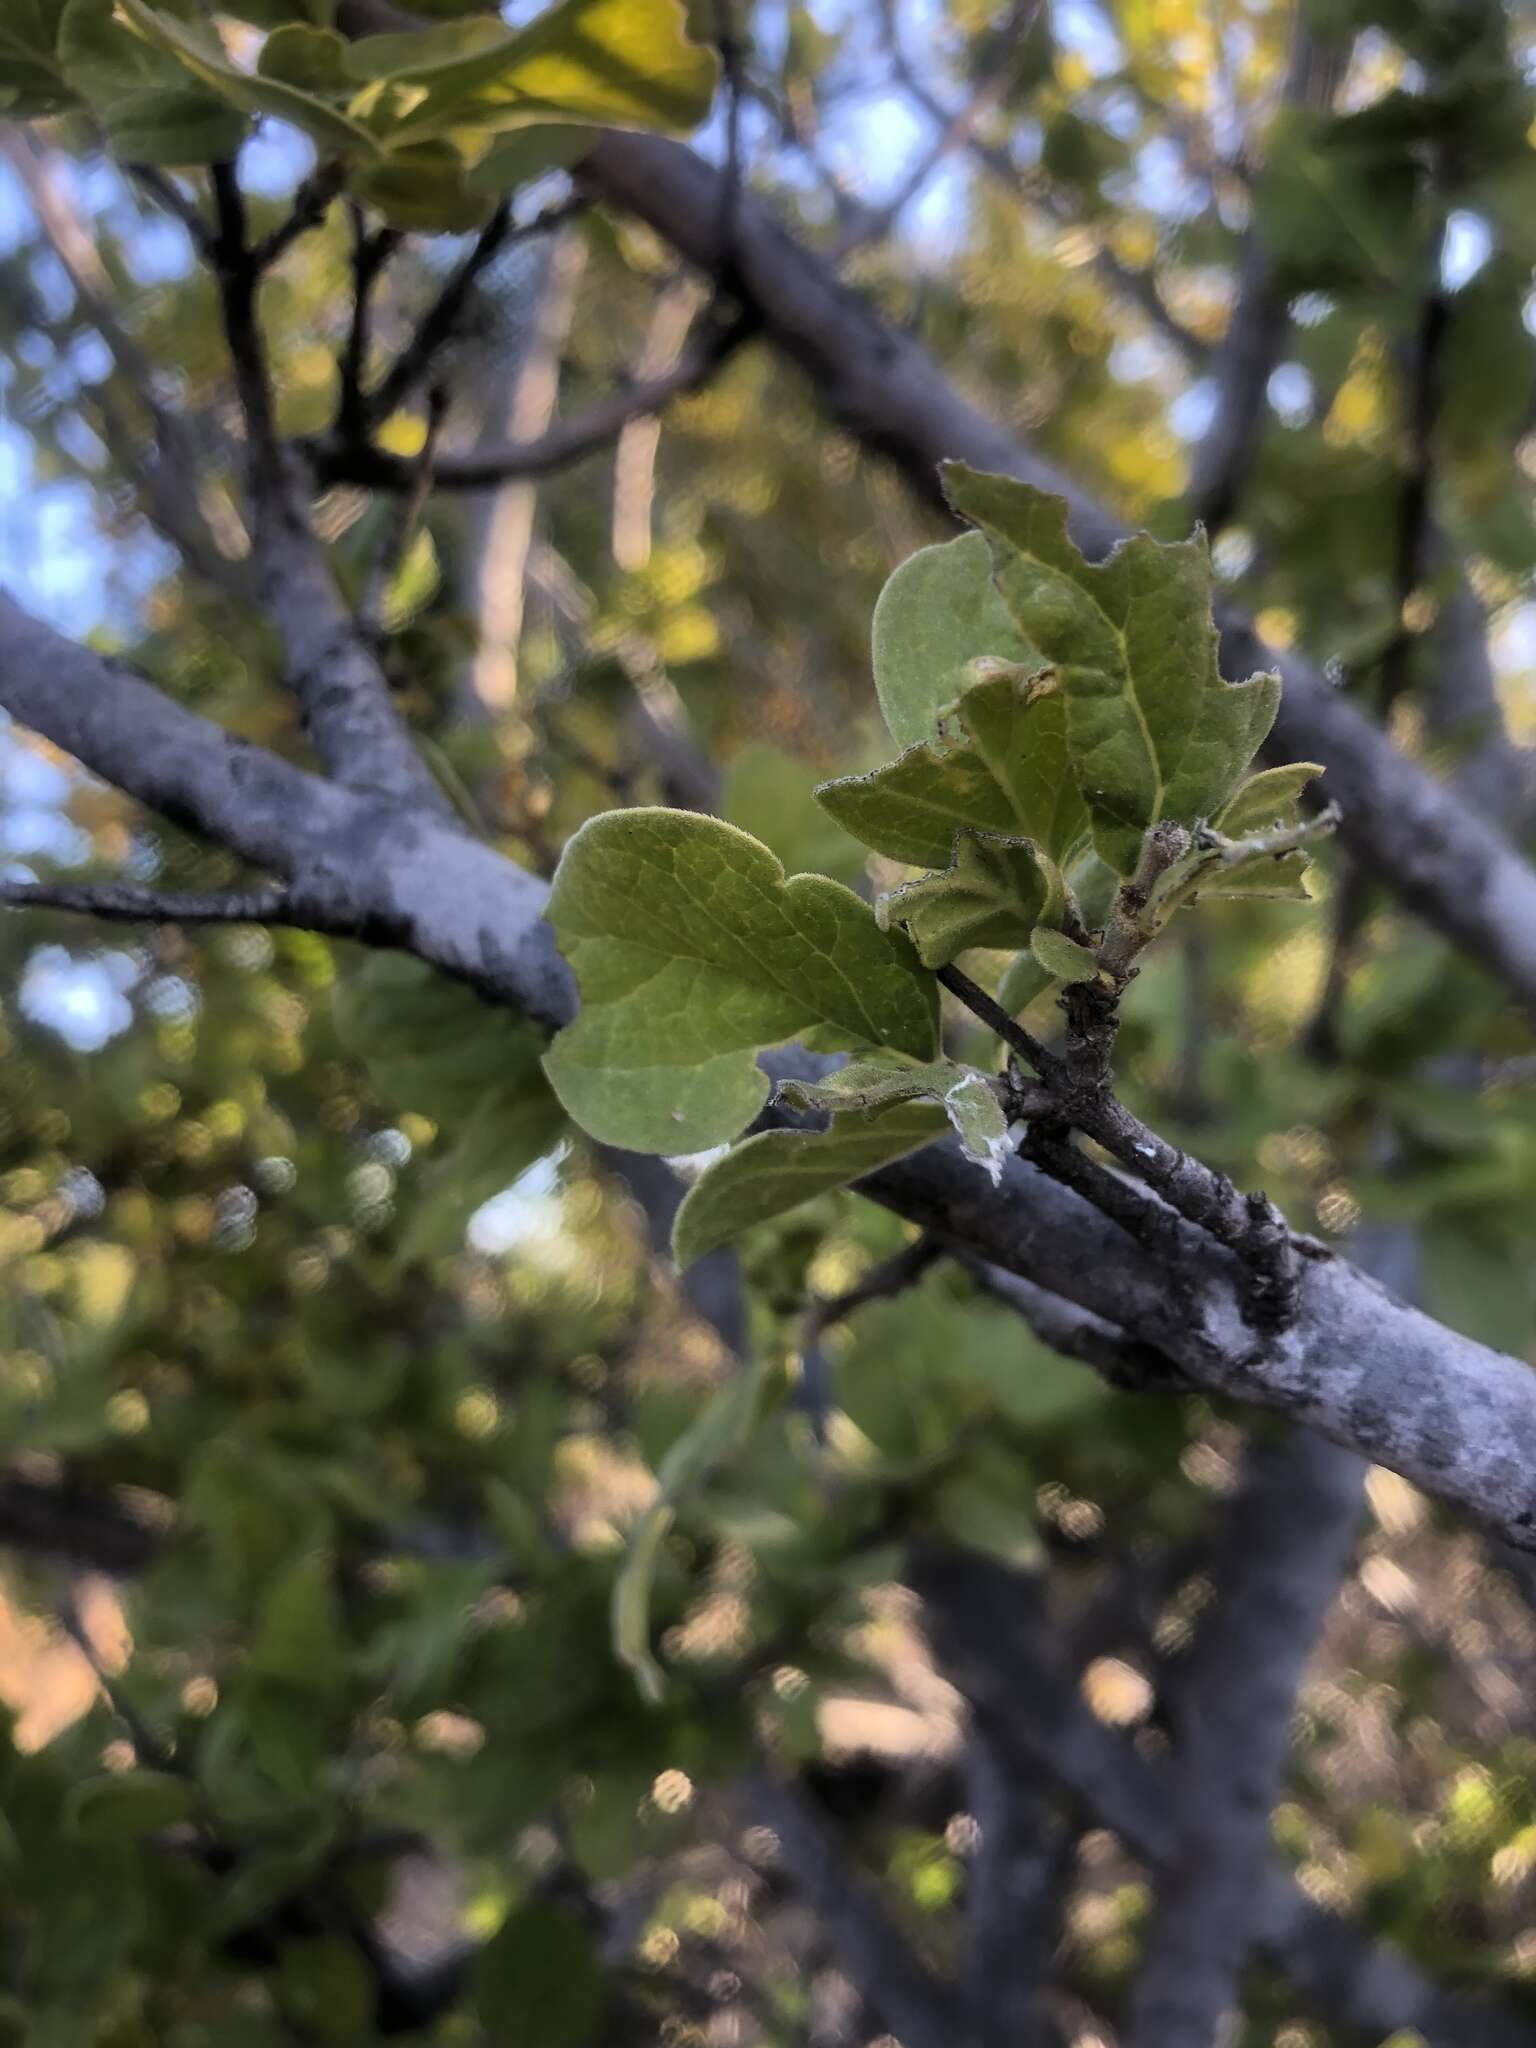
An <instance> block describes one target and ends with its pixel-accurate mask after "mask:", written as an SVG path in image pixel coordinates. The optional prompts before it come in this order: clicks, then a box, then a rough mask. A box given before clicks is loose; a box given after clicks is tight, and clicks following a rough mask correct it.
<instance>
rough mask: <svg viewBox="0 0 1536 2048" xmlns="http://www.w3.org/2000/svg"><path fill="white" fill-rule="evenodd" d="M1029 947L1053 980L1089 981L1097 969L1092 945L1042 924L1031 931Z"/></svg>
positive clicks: (1097, 964) (1097, 965)
mask: <svg viewBox="0 0 1536 2048" xmlns="http://www.w3.org/2000/svg"><path fill="white" fill-rule="evenodd" d="M1029 950H1030V951H1031V952H1032V953H1033V954H1034V956H1035V958H1036V960H1037V961H1038V962H1039V963H1040V965H1041V967H1042V968H1044V970H1045V972H1046V973H1047V974H1048V975H1049V976H1050V978H1051V980H1052V981H1092V980H1093V979H1094V977H1095V976H1096V975H1097V973H1098V971H1099V963H1098V961H1097V960H1096V959H1095V957H1094V955H1093V952H1092V950H1091V948H1089V947H1087V946H1080V945H1079V944H1078V943H1077V941H1076V939H1069V938H1068V937H1067V935H1066V933H1065V932H1053V931H1050V930H1048V929H1047V928H1046V927H1045V926H1044V925H1041V926H1039V927H1037V928H1036V930H1034V931H1032V932H1031V933H1030V935H1029Z"/></svg>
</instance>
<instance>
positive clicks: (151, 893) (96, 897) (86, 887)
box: [0, 880, 304, 924]
mask: <svg viewBox="0 0 1536 2048" xmlns="http://www.w3.org/2000/svg"><path fill="white" fill-rule="evenodd" d="M0 902H3V903H8V904H10V906H11V907H12V909H14V910H66V911H71V912H74V913H78V914H79V915H80V916H82V917H99V918H102V919H104V920H105V921H106V922H107V923H109V924H290V923H297V922H302V921H304V920H303V919H301V918H300V917H299V915H298V913H297V912H296V911H295V908H294V902H293V892H292V891H291V890H290V889H289V888H287V887H286V886H284V885H283V884H281V883H278V882H265V883H262V884H260V885H259V886H258V887H256V888H254V889H231V890H207V891H205V890H200V889H141V888H138V887H135V886H134V885H133V884H131V883H127V882H13V881H8V880H0Z"/></svg>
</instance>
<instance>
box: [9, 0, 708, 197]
mask: <svg viewBox="0 0 1536 2048" xmlns="http://www.w3.org/2000/svg"><path fill="white" fill-rule="evenodd" d="M333 11H334V10H333V8H332V7H331V5H330V4H329V0H291V4H284V0H249V4H245V5H238V4H237V5H231V6H229V7H225V8H222V9H221V10H220V12H221V14H222V15H223V16H224V17H226V21H225V25H224V27H223V28H222V29H221V28H220V26H219V25H218V24H217V23H216V22H214V21H211V20H210V19H208V18H207V15H206V12H205V10H204V9H203V8H201V7H199V6H197V5H196V4H193V0H20V4H19V5H18V6H16V7H12V8H8V9H7V11H6V19H5V21H4V22H3V23H0V108H3V109H4V111H5V112H7V113H8V114H10V115H12V116H13V117H17V118H21V119H27V118H35V117H38V116H42V115H57V114H66V113H74V112H80V111H83V112H84V113H86V114H88V115H89V116H90V117H91V118H92V119H93V120H94V121H95V122H96V123H97V124H99V126H100V128H101V129H102V130H104V131H105V133H106V136H107V138H108V141H109V143H110V145H111V147H112V149H113V151H114V153H115V154H116V155H117V156H118V157H119V158H120V159H121V160H122V161H124V162H127V163H147V164H158V165H166V166H170V167H173V168H178V167H184V166H188V165H196V164H207V163H216V162H219V161H221V160H225V159H232V158H233V157H234V156H235V154H236V153H237V151H238V149H239V146H240V143H241V141H242V140H243V138H244V136H245V135H246V133H247V132H248V129H249V126H250V123H251V121H252V120H253V119H255V118H259V117H261V116H263V115H267V116H272V117H275V118H277V119H280V120H283V121H287V122H289V123H291V124H292V125H293V126H294V127H296V128H298V129H300V130H302V131H303V133H305V134H306V135H308V136H309V137H310V139H311V140H312V141H313V143H314V145H315V147H316V149H317V151H319V153H320V154H321V156H322V157H324V158H325V159H327V160H332V161H336V162H339V163H341V164H343V165H344V166H345V167H346V169H347V172H348V177H349V182H350V184H351V187H352V189H353V191H354V192H355V193H356V194H357V196H358V197H359V198H360V199H362V200H364V201H366V202H367V203H368V204H370V205H372V206H375V207H377V208H379V209H380V210H381V211H382V212H383V213H384V214H385V215H386V216H387V217H388V218H390V219H392V220H394V221H395V222H396V223H397V224H399V225H401V226H404V227H414V228H425V229H431V230H450V231H453V230H459V229H464V228H468V227H473V226H474V225H475V224H476V223H477V222H479V221H482V220H484V219H485V218H486V217H487V216H488V215H489V214H490V212H491V209H492V208H493V206H494V205H495V203H496V201H497V200H498V199H499V198H501V197H502V196H504V195H505V194H506V193H508V192H510V191H512V190H513V189H514V188H515V187H517V186H519V185H522V184H524V183H526V182H527V181H528V180H529V179H531V178H535V177H537V176H539V175H541V174H542V173H543V172H545V171H549V170H552V169H557V168H563V167H564V166H565V165H567V164H570V163H573V162H574V161H575V160H576V158H577V157H579V156H580V155H581V154H582V152H583V151H584V150H585V149H586V148H587V147H589V146H590V142H591V137H592V124H599V125H601V126H604V127H610V128H611V127H642V128H661V129H668V130H674V131H678V132H685V131H686V130H688V129H690V128H693V127H695V126H696V125H697V124H698V122H699V121H700V120H702V119H703V117H704V114H705V113H706V112H707V110H708V107H709V103H710V100H711V98H712V96H713V93H714V86H715V76H716V69H717V66H716V61H715V59H714V57H713V55H712V54H711V53H710V52H709V51H707V50H705V49H704V48H702V47H701V46H699V45H698V44H696V43H693V42H690V41H689V40H688V38H687V36H686V34H685V17H684V13H683V9H682V6H681V4H680V0H639V4H636V0H557V4H556V5H554V6H552V7H549V8H546V9H545V10H544V11H543V12H542V13H541V14H540V15H539V16H538V17H537V19H536V20H534V21H533V22H531V23H530V24H529V25H528V26H527V27H525V28H522V29H516V30H514V29H510V28H508V27H507V26H506V25H505V24H504V23H503V22H502V21H500V20H499V19H498V18H497V17H496V16H495V15H494V14H491V15H487V14H486V13H485V12H484V10H483V9H482V8H480V7H479V6H478V5H477V0H436V4H433V5H429V6H426V7H424V8H421V9H419V10H418V12H420V13H422V14H426V15H429V16H432V17H433V20H432V23H431V25H429V26H426V27H422V28H420V29H415V30H409V29H408V30H405V31H403V32H398V33H389V34H382V35H370V36H363V37H361V38H354V39H349V38H347V37H344V36H342V35H340V34H339V33H338V32H337V31H336V30H335V29H334V28H333V27H331V26H330V18H331V15H332V13H333Z"/></svg>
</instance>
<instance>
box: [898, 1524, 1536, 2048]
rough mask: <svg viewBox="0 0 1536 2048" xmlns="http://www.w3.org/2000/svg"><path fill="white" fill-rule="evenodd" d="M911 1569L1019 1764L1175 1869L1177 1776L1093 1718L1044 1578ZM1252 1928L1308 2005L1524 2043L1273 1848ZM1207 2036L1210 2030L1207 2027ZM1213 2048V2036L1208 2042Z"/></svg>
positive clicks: (966, 1565) (967, 1569) (988, 1723)
mask: <svg viewBox="0 0 1536 2048" xmlns="http://www.w3.org/2000/svg"><path fill="white" fill-rule="evenodd" d="M908 1577H909V1580H910V1582H911V1583H912V1585H913V1587H914V1590H915V1591H916V1592H917V1593H918V1594H919V1595H920V1597H921V1598H922V1600H923V1603H924V1612H925V1619H926V1626H927V1630H928V1633H929V1636H930V1639H931V1640H932V1643H933V1647H934V1650H935V1653H936V1654H937V1656H938V1659H939V1663H940V1667H941V1669H942V1670H943V1671H944V1672H945V1675H946V1676H947V1677H948V1678H949V1679H950V1681H951V1682H952V1683H953V1684H954V1685H955V1686H957V1687H958V1689H959V1690H960V1692H961V1693H962V1694H963V1695H964V1696H965V1699H966V1701H967V1703H968V1705H969V1707H970V1710H971V1714H972V1717H973V1720H974V1721H975V1722H976V1723H977V1724H978V1725H980V1726H983V1727H985V1728H986V1729H988V1730H989V1731H990V1733H991V1734H992V1736H993V1739H994V1740H995V1742H996V1743H997V1745H998V1749H999V1752H1000V1754H1001V1755H1003V1756H1004V1757H1006V1758H1007V1760H1008V1762H1009V1765H1010V1767H1011V1768H1012V1769H1013V1770H1014V1771H1016V1772H1019V1773H1021V1774H1024V1775H1026V1776H1027V1775H1031V1774H1033V1773H1035V1772H1037V1771H1039V1770H1041V1769H1042V1768H1043V1769H1045V1770H1047V1771H1048V1772H1050V1774H1051V1775H1052V1776H1053V1777H1054V1778H1055V1779H1056V1780H1057V1781H1058V1782H1059V1783H1060V1784H1061V1786H1062V1787H1063V1789H1064V1790H1065V1791H1067V1792H1068V1793H1069V1794H1070V1795H1071V1796H1072V1797H1073V1798H1074V1799H1075V1800H1076V1801H1077V1802H1078V1803H1079V1805H1080V1807H1081V1810H1082V1813H1083V1817H1084V1820H1085V1822H1092V1823H1094V1824H1096V1825H1098V1826H1101V1827H1106V1828H1109V1829H1110V1830H1111V1831H1112V1832H1113V1833H1115V1834H1116V1835H1118V1836H1119V1837H1120V1839H1121V1841H1122V1842H1123V1843H1124V1844H1125V1846H1126V1848H1127V1849H1128V1850H1129V1851H1130V1852H1131V1854H1132V1855H1134V1856H1136V1857H1137V1858H1138V1859H1139V1860H1141V1861H1142V1862H1144V1863H1146V1864H1147V1865H1148V1866H1149V1867H1150V1868H1151V1869H1152V1870H1154V1871H1157V1870H1165V1869H1168V1868H1170V1867H1171V1866H1172V1865H1173V1864H1174V1862H1175V1859H1176V1858H1177V1857H1178V1854H1179V1846H1180V1840H1181V1828H1180V1822H1179V1814H1178V1809H1177V1807H1176V1806H1175V1803H1174V1793H1175V1790H1176V1786H1175V1783H1174V1780H1173V1778H1172V1776H1171V1774H1169V1773H1168V1772H1166V1771H1164V1770H1161V1769H1159V1768H1158V1767H1157V1766H1155V1765H1153V1764H1151V1763H1149V1762H1148V1761H1147V1760H1146V1759H1145V1758H1144V1757H1142V1756H1141V1755H1140V1754H1139V1753H1138V1752H1137V1751H1136V1750H1135V1749H1134V1748H1133V1747H1132V1746H1131V1744H1130V1743H1128V1742H1127V1741H1126V1740H1125V1739H1124V1737H1123V1736H1120V1735H1118V1734H1117V1733H1116V1732H1115V1731H1114V1730H1113V1729H1111V1728H1107V1727H1105V1726H1104V1725H1103V1723H1102V1722H1100V1721H1098V1720H1097V1719H1095V1717H1094V1715H1093V1714H1092V1713H1091V1712H1090V1710H1089V1709H1088V1707H1087V1706H1086V1704H1085V1703H1084V1701H1083V1698H1082V1695H1081V1693H1080V1692H1079V1690H1078V1688H1077V1685H1076V1683H1075V1680H1074V1677H1073V1675H1072V1673H1071V1672H1070V1671H1069V1670H1068V1669H1067V1668H1066V1667H1065V1666H1064V1665H1063V1664H1062V1662H1061V1660H1060V1658H1059V1656H1058V1655H1057V1654H1056V1652H1055V1651H1054V1650H1053V1649H1052V1647H1051V1644H1050V1637H1049V1632H1048V1629H1047V1627H1046V1625H1045V1617H1044V1611H1043V1606H1042V1595H1041V1593H1040V1590H1039V1588H1038V1586H1037V1584H1036V1582H1035V1581H1033V1580H1030V1579H1025V1578H1023V1577H1022V1576H1021V1575H1019V1574H1017V1573H1013V1572H1010V1571H1008V1570H1006V1569H1005V1568H1004V1567H1003V1566H1001V1565H998V1564H995V1563H993V1562H991V1561H990V1560H988V1559H985V1558H982V1557H980V1556H977V1555H976V1554H974V1553H967V1554H964V1555H962V1554H959V1553H955V1552H937V1551H925V1552H923V1553H922V1554H920V1555H919V1556H917V1557H916V1558H914V1560H913V1562H912V1566H911V1568H910V1570H909V1573H908ZM1243 1881H1244V1883H1245V1884H1246V1885H1248V1886H1250V1887H1251V1888H1252V1889H1253V1891H1254V1893H1255V1895H1256V1898H1257V1901H1258V1904H1257V1911H1256V1914H1255V1922H1254V1927H1253V1930H1252V1931H1253V1937H1254V1940H1255V1943H1256V1944H1257V1946H1258V1947H1259V1948H1260V1949H1261V1950H1262V1951H1263V1953H1264V1954H1265V1956H1266V1957H1267V1958H1268V1959H1269V1960H1270V1962H1271V1963H1272V1964H1273V1965H1274V1966H1275V1967H1276V1968H1277V1969H1278V1970H1280V1971H1281V1973H1282V1974H1283V1975H1284V1976H1285V1977H1286V1978H1287V1979H1288V1980H1289V1981H1290V1982H1291V1984H1293V1985H1294V1986H1295V1988H1296V1989H1297V1991H1298V1992H1300V1993H1301V1995H1302V1996H1303V1997H1304V1998H1305V1999H1306V2000H1307V2002H1308V2004H1309V2005H1311V2006H1313V2007H1315V2008H1316V2009H1317V2010H1318V2011H1320V2012H1322V2013H1326V2014H1327V2015H1328V2016H1329V2018H1330V2019H1332V2020H1334V2021H1335V2022H1336V2023H1338V2024H1339V2025H1341V2026H1346V2027H1354V2028H1358V2029H1359V2031H1360V2032H1361V2033H1362V2034H1364V2035H1367V2036H1369V2037H1370V2038H1371V2039H1373V2040H1378V2041H1379V2040H1383V2039H1385V2037H1386V2036H1387V2035H1389V2034H1393V2033H1395V2032H1397V2031H1398V2030H1400V2029H1401V2030H1404V2031H1412V2030H1415V2029H1417V2030H1418V2031H1420V2032H1421V2033H1422V2034H1423V2035H1424V2037H1425V2039H1426V2040H1429V2041H1433V2042H1434V2043H1435V2048H1442V2044H1443V2048H1521V2044H1523V2043H1524V2042H1525V2041H1526V2039H1527V2036H1528V2034H1529V2025H1528V2023H1527V2021H1526V2020H1525V2019H1524V2018H1523V2017H1522V2016H1520V2015H1519V2014H1516V2013H1513V2012H1509V2011H1506V2010H1502V2009H1501V2008H1499V2007H1498V2006H1496V2005H1490V2004H1484V2003H1482V2002H1481V2001H1479V2000H1477V1999H1474V1998H1469V1997H1463V1996H1460V1995H1458V1994H1456V1993H1453V1992H1447V1991H1445V1990H1442V1988H1441V1987H1440V1986H1439V1985H1437V1984H1434V1983H1433V1982H1431V1981H1430V1980H1429V1979H1428V1978H1426V1977H1424V1976H1422V1975H1421V1974H1420V1973H1419V1971H1418V1970H1416V1969H1415V1967H1414V1965H1413V1964H1412V1963H1411V1962H1409V1960H1408V1959H1407V1957H1405V1956H1403V1955H1401V1954H1399V1953H1398V1952H1396V1951H1395V1950H1393V1949H1390V1948H1388V1947H1386V1946H1385V1945H1384V1944H1380V1943H1377V1942H1373V1941H1372V1940H1371V1939H1370V1937H1369V1936H1368V1935H1366V1934H1363V1933H1362V1932H1361V1930H1360V1929H1359V1928H1358V1927H1355V1926H1354V1925H1352V1924H1351V1923H1350V1922H1349V1921H1346V1920H1341V1919H1339V1918H1338V1917H1337V1916H1336V1915H1334V1914H1332V1913H1330V1912H1328V1911H1327V1910H1326V1909H1325V1908H1323V1907H1321V1906H1319V1905H1317V1904H1315V1903H1314V1901H1313V1900H1311V1899H1309V1898H1308V1897H1307V1895H1306V1894H1305V1893H1304V1892H1303V1891H1302V1890H1301V1888H1300V1886H1299V1885H1298V1884H1297V1883H1296V1880H1295V1879H1294V1878H1293V1877H1292V1876H1291V1874H1290V1872H1289V1871H1288V1870H1287V1869H1286V1868H1285V1866H1284V1865H1283V1864H1282V1863H1281V1861H1280V1860H1279V1858H1278V1856H1276V1855H1275V1854H1274V1853H1273V1851H1271V1852H1269V1854H1268V1855H1267V1856H1264V1855H1261V1857H1260V1859H1259V1861H1258V1863H1257V1864H1256V1865H1250V1866H1249V1869H1248V1871H1247V1872H1246V1873H1245V1876H1244V1880H1243ZM1208 2038H1209V2037H1208ZM1202 2048H1204V2044H1202Z"/></svg>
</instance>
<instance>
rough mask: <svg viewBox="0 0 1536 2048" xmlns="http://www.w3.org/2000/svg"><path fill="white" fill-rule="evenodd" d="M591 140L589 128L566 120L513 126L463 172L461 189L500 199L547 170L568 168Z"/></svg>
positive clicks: (589, 144)
mask: <svg viewBox="0 0 1536 2048" xmlns="http://www.w3.org/2000/svg"><path fill="white" fill-rule="evenodd" d="M595 140H596V133H595V131H594V130H593V129H591V128H581V127H576V126H573V125H572V124H571V123H570V122H566V121H543V122H541V123H540V124H539V126H538V127H537V128H517V129H514V131H513V132H512V134H510V135H504V136H503V137H502V138H501V140H500V141H499V142H498V143H497V144H496V145H495V147H494V148H492V149H489V150H487V152H486V154H485V155H484V156H483V157H482V158H481V159H480V161H479V163H477V164H476V165H474V166H473V168H472V169H471V170H469V171H468V172H466V174H465V178H464V184H465V188H466V189H467V190H468V191H470V192H489V193H493V194H494V195H495V196H496V197H497V198H501V197H502V196H503V195H504V194H506V193H508V192H515V191H516V190H517V189H518V187H519V186H520V185H529V184H531V183H532V182H533V180H534V179H535V178H542V177H543V176H545V174H546V173H547V172H549V171H565V170H569V169H570V167H571V165H572V164H574V163H576V162H577V161H578V160H579V159H580V158H581V157H584V156H585V155H586V154H587V152H588V150H590V149H591V147H592V144H593V142H594V141H595Z"/></svg>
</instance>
